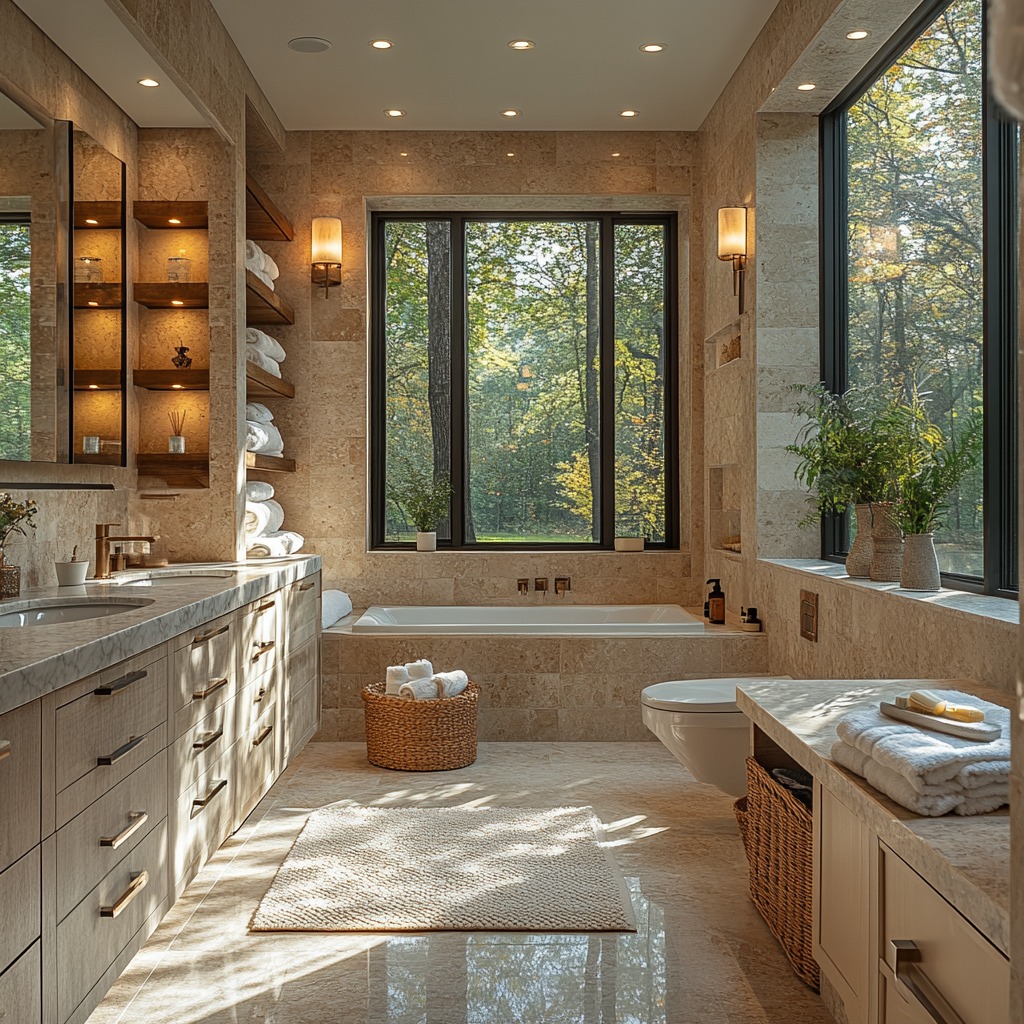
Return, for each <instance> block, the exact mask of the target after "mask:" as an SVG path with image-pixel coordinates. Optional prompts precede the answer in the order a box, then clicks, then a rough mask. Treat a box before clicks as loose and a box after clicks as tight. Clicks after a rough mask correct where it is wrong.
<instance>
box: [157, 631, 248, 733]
mask: <svg viewBox="0 0 1024 1024" xmlns="http://www.w3.org/2000/svg"><path fill="white" fill-rule="evenodd" d="M238 636H239V622H238V619H237V618H236V617H235V615H234V613H232V614H231V615H224V616H221V618H219V619H214V620H213V622H209V623H207V624H206V625H205V626H203V627H202V628H201V629H197V630H194V631H193V632H191V633H185V634H184V635H183V636H181V637H178V639H177V640H176V641H175V645H176V646H175V650H174V679H175V683H176V685H175V686H174V687H172V692H173V693H174V696H175V703H174V707H175V708H176V709H177V708H183V707H186V706H188V705H194V706H197V707H199V708H201V709H202V710H201V714H202V715H205V714H208V713H209V712H210V711H212V710H213V709H214V708H215V707H216V706H217V705H218V704H222V703H223V702H224V701H225V700H226V699H227V698H228V697H229V696H231V692H232V690H233V689H234V681H235V657H236V654H237V652H238Z"/></svg>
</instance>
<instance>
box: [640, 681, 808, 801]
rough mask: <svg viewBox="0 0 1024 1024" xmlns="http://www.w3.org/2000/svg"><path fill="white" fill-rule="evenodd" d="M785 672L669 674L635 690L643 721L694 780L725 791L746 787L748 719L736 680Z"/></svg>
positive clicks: (739, 791) (742, 792)
mask: <svg viewBox="0 0 1024 1024" xmlns="http://www.w3.org/2000/svg"><path fill="white" fill-rule="evenodd" d="M788 678H789V677H788V676H743V677H733V678H731V679H671V680H669V681H667V682H664V683H654V684H653V685H652V686H647V687H645V688H644V689H643V690H642V691H641V694H640V706H641V712H642V714H643V720H644V725H646V726H647V728H648V729H650V730H651V732H653V733H654V735H655V736H657V737H658V739H659V740H661V742H662V743H663V744H664V745H665V746H666V747H667V748H668V749H669V750H670V751H671V752H672V754H673V756H674V757H675V759H676V760H677V761H679V762H680V763H681V764H683V765H685V766H686V767H687V768H688V769H689V771H690V774H691V775H692V776H693V777H694V778H695V779H697V780H698V781H699V782H708V783H710V784H711V785H712V786H717V787H718V788H719V789H720V790H722V792H724V793H728V794H729V795H730V796H744V795H745V794H746V792H747V769H746V759H747V756H748V755H749V754H750V719H749V718H747V716H746V715H745V714H743V712H742V711H740V709H739V708H738V707H737V706H736V686H737V684H743V683H751V682H772V681H774V680H776V679H788Z"/></svg>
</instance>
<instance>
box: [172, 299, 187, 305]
mask: <svg viewBox="0 0 1024 1024" xmlns="http://www.w3.org/2000/svg"><path fill="white" fill-rule="evenodd" d="M171 305H172V306H184V305H185V303H184V302H183V301H182V300H181V299H171Z"/></svg>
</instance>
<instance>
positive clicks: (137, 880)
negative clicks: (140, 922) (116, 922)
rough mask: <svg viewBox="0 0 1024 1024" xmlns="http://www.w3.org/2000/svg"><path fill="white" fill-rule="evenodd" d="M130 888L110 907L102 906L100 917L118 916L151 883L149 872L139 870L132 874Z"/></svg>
mask: <svg viewBox="0 0 1024 1024" xmlns="http://www.w3.org/2000/svg"><path fill="white" fill-rule="evenodd" d="M131 879H132V880H131V882H130V883H129V885H128V888H127V889H125V891H124V892H123V893H121V895H120V896H118V898H117V899H116V900H115V902H114V903H113V904H112V905H111V906H109V907H100V917H117V915H118V914H120V913H121V911H122V910H124V908H125V907H127V906H128V904H129V903H131V901H132V900H133V899H135V897H136V896H138V895H139V893H140V892H142V890H143V889H145V888H146V886H147V885H149V872H148V871H139V872H137V873H136V874H134V875H132V876H131Z"/></svg>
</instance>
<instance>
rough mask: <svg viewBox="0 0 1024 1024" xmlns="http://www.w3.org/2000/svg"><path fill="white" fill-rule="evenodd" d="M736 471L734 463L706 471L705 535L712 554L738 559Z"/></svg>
mask: <svg viewBox="0 0 1024 1024" xmlns="http://www.w3.org/2000/svg"><path fill="white" fill-rule="evenodd" d="M740 495H741V481H740V467H739V465H737V464H736V463H730V464H728V465H724V466H711V467H710V468H709V470H708V533H709V542H710V547H711V548H712V550H717V551H721V552H722V553H724V554H726V555H733V556H739V554H740V552H741V551H742V549H743V522H742V516H741V513H740V506H741V500H740Z"/></svg>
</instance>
